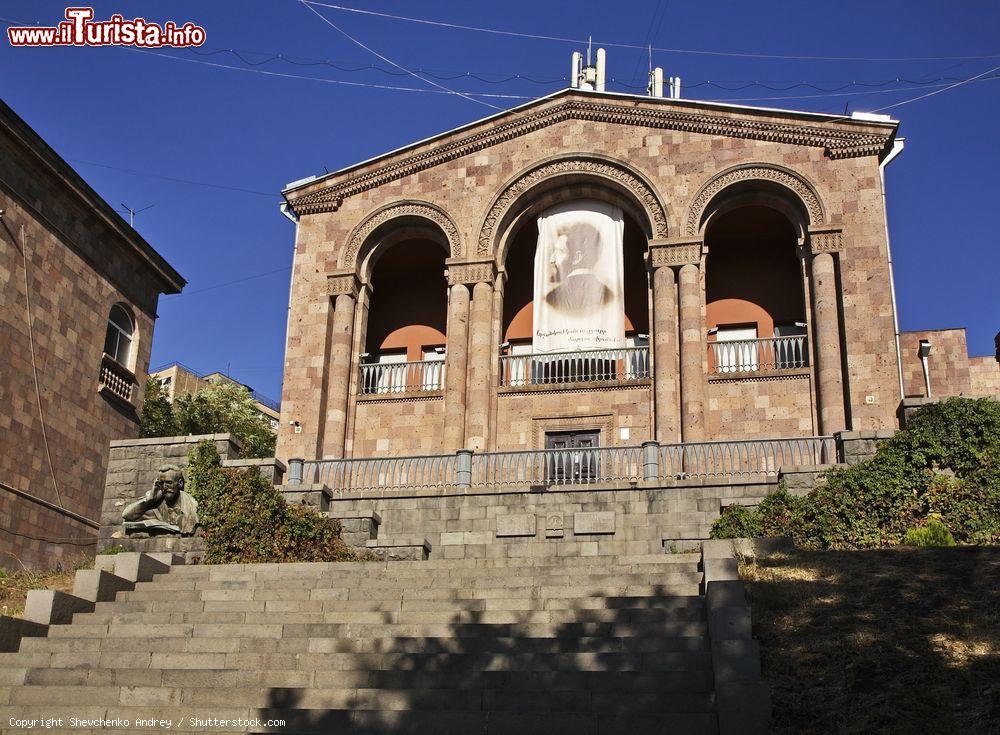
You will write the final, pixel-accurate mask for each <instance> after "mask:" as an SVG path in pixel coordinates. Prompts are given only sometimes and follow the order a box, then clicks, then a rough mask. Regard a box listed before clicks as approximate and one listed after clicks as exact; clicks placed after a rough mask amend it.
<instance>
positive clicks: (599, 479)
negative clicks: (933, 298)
mask: <svg viewBox="0 0 1000 735" xmlns="http://www.w3.org/2000/svg"><path fill="white" fill-rule="evenodd" d="M836 461H837V447H836V442H835V440H834V438H833V437H830V436H810V437H791V438H786V439H752V440H744V441H715V442H688V443H684V444H658V443H656V442H646V443H645V444H643V445H642V446H623V447H588V448H575V449H540V450H528V451H513V452H475V453H474V452H471V451H469V450H460V451H458V452H456V453H455V454H442V455H428V456H413V457H382V458H360V459H324V460H315V461H303V460H301V459H293V460H290V461H289V483H290V484H298V483H307V484H312V483H322V484H324V485H326V486H327V487H329V488H330V489H331V490H333V491H334V492H335V493H342V492H348V491H374V490H403V489H413V488H510V487H522V488H528V487H531V486H537V485H580V484H594V483H636V482H640V481H645V482H654V483H655V482H658V481H659V482H662V481H672V480H677V479H687V478H705V479H717V480H730V479H743V480H749V479H764V478H768V477H774V476H775V475H777V473H778V470H779V469H781V467H782V466H788V465H822V464H831V463H833V462H836Z"/></svg>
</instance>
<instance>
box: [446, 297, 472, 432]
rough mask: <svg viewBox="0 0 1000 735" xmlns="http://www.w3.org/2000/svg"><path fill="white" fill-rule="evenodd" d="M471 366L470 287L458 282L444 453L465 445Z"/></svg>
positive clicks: (451, 312) (451, 306)
mask: <svg viewBox="0 0 1000 735" xmlns="http://www.w3.org/2000/svg"><path fill="white" fill-rule="evenodd" d="M468 364H469V287H468V286H466V285H465V284H464V283H455V284H453V285H452V286H451V288H450V289H449V296H448V335H447V346H446V349H445V384H444V413H445V424H444V451H445V452H453V451H455V450H457V449H461V448H462V447H464V446H465V391H466V386H465V383H466V373H467V370H468Z"/></svg>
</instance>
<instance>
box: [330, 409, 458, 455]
mask: <svg viewBox="0 0 1000 735" xmlns="http://www.w3.org/2000/svg"><path fill="white" fill-rule="evenodd" d="M354 411H355V414H354V435H353V438H352V439H349V441H350V442H351V446H350V456H354V457H377V456H382V455H404V454H438V453H441V452H444V451H446V450H445V448H444V399H443V398H442V397H441V396H435V397H432V398H416V399H410V398H386V399H375V400H364V399H363V400H358V401H357V403H356V404H355V407H354ZM454 449H456V447H452V448H451V449H449V450H447V451H454Z"/></svg>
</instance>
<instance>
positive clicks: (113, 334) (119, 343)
mask: <svg viewBox="0 0 1000 735" xmlns="http://www.w3.org/2000/svg"><path fill="white" fill-rule="evenodd" d="M134 334H135V325H134V324H133V323H132V317H131V316H130V315H129V313H128V311H126V310H125V307H123V306H122V305H121V304H115V305H114V306H112V307H111V314H110V315H109V316H108V331H107V333H106V334H105V336H104V351H105V352H106V353H107V354H108V355H110V356H111V357H112V358H114V360H115V362H117V363H118V364H119V365H121V366H123V367H126V368H127V367H128V364H129V359H130V358H131V357H132V339H133V335H134Z"/></svg>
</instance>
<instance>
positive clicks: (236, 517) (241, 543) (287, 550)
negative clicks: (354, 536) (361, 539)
mask: <svg viewBox="0 0 1000 735" xmlns="http://www.w3.org/2000/svg"><path fill="white" fill-rule="evenodd" d="M188 488H189V492H191V494H192V495H194V497H195V499H196V500H197V501H198V517H199V520H200V522H201V527H202V532H203V533H204V536H205V547H206V551H205V561H206V562H207V563H209V564H244V563H245V564H249V563H262V562H290V561H344V560H349V559H355V558H357V557H356V555H355V554H354V553H353V552H352V551H351V550H350V549H349V548H347V546H346V545H345V544H344V542H343V541H342V540H341V538H340V523H339V522H337V521H336V520H333V519H331V518H327V517H326V516H322V515H320V514H318V513H316V512H314V511H312V510H310V509H308V508H304V507H300V506H290V505H288V503H286V502H285V499H284V498H282V497H281V493H280V492H278V491H277V490H276V489H275V488H274V486H273V485H271V484H270V483H269V482H268V481H267V480H266V479H265V478H264V477H263V476H261V474H260V473H259V472H256V471H255V470H252V469H249V470H232V469H226V468H223V467H221V466H220V462H219V455H218V454H217V453H216V451H215V448H214V447H213V445H212V443H211V442H201V443H199V444H198V446H196V447H195V449H194V450H193V451H192V453H191V457H190V459H189V462H188Z"/></svg>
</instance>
